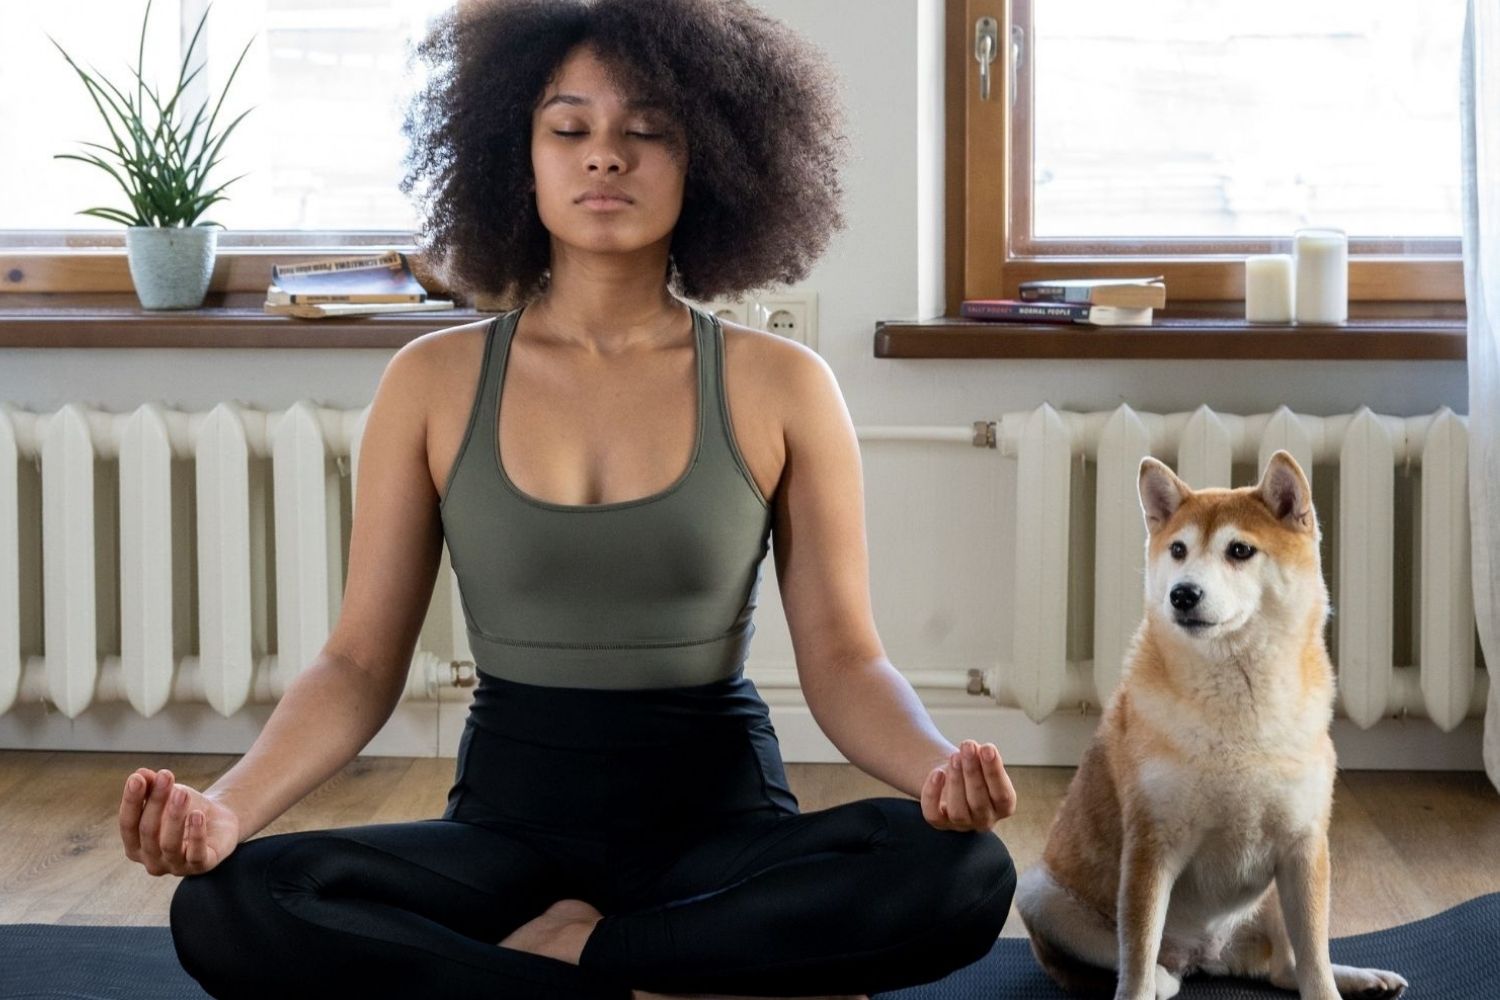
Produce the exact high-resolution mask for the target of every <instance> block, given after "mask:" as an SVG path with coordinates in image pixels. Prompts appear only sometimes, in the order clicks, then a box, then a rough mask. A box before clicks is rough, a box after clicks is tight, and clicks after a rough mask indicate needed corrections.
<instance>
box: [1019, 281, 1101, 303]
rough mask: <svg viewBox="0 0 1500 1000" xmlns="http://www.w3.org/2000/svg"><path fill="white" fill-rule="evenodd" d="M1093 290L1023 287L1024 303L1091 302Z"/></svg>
mask: <svg viewBox="0 0 1500 1000" xmlns="http://www.w3.org/2000/svg"><path fill="white" fill-rule="evenodd" d="M1092 300H1093V289H1090V288H1064V287H1063V286H1062V285H1036V286H1028V285H1022V286H1021V301H1022V302H1090V301H1092Z"/></svg>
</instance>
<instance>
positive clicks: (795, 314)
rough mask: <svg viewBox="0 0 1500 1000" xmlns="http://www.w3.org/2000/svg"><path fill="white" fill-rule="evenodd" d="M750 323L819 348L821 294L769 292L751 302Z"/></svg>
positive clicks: (815, 348) (795, 291) (749, 324)
mask: <svg viewBox="0 0 1500 1000" xmlns="http://www.w3.org/2000/svg"><path fill="white" fill-rule="evenodd" d="M749 319H750V321H749V323H748V324H747V325H748V326H753V327H756V328H758V329H761V330H766V331H768V332H770V333H774V334H777V335H778V336H782V337H786V338H787V339H788V340H795V341H798V342H799V343H802V344H805V345H807V346H808V347H810V348H812V349H813V350H815V351H816V350H817V349H818V293H817V292H809V291H798V290H792V291H788V292H767V293H765V294H763V295H757V296H755V298H754V299H752V300H751V302H750V316H749Z"/></svg>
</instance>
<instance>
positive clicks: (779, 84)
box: [400, 0, 847, 305]
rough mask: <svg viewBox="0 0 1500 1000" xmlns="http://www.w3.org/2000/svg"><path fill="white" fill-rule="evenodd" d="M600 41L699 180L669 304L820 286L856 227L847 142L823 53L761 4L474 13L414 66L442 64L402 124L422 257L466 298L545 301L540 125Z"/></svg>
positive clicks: (478, 0) (582, 5)
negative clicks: (539, 110)
mask: <svg viewBox="0 0 1500 1000" xmlns="http://www.w3.org/2000/svg"><path fill="white" fill-rule="evenodd" d="M585 42H586V43H588V44H589V45H590V46H591V47H592V48H593V49H594V51H595V52H597V53H598V55H599V57H600V58H601V60H602V61H603V62H604V63H605V64H606V65H607V66H608V67H609V69H610V72H611V75H612V76H613V77H615V78H616V79H617V80H618V81H620V83H621V84H622V85H623V86H624V88H625V89H626V90H627V92H630V93H632V94H633V95H635V96H641V97H645V98H648V99H651V100H656V101H660V102H662V104H663V105H664V108H665V110H666V111H667V113H668V115H669V118H670V119H671V122H672V123H673V125H674V126H675V131H676V133H677V135H678V138H679V141H680V142H683V143H685V146H686V153H687V170H686V176H685V179H684V188H683V205H682V212H681V214H680V215H679V217H678V220H677V224H676V226H675V228H674V229H673V232H672V239H671V251H670V253H671V265H672V266H671V267H670V269H669V273H668V275H667V281H668V285H669V287H670V289H671V290H672V291H673V292H674V293H676V294H678V295H680V296H683V297H686V298H690V299H695V300H699V301H706V300H709V299H712V298H718V297H732V296H738V295H740V294H743V293H745V292H748V291H751V290H753V289H760V288H766V287H768V286H771V285H789V284H792V283H794V282H796V281H799V280H801V279H802V278H803V277H805V276H806V275H807V273H808V271H809V269H810V267H811V265H812V263H813V262H814V261H815V260H816V259H817V258H818V257H819V256H820V255H821V254H822V253H823V251H824V250H825V249H826V248H827V245H828V242H829V239H830V237H831V236H832V234H833V233H834V232H835V231H836V230H840V229H842V228H843V227H844V219H843V216H842V214H841V210H840V206H839V202H840V196H841V193H842V192H841V188H840V185H839V167H840V165H841V163H842V160H843V156H844V152H845V145H846V143H847V139H846V137H845V136H844V135H843V133H842V113H841V106H840V101H839V95H838V79H837V77H836V75H835V74H834V72H833V71H832V69H831V68H830V67H829V65H828V64H827V62H826V61H825V59H824V58H823V56H822V54H821V53H820V52H819V50H817V49H816V48H815V47H813V46H812V45H811V44H809V43H808V42H807V41H805V40H804V39H803V38H802V37H801V36H800V35H798V34H797V33H796V32H795V31H793V30H792V29H791V28H789V27H788V26H786V25H784V24H782V23H781V22H779V21H777V20H775V19H774V18H771V17H769V16H768V15H766V14H765V13H763V12H761V11H759V10H757V9H756V8H755V7H754V6H752V5H751V4H750V3H748V2H746V0H460V2H459V3H457V4H456V5H455V6H454V7H451V8H448V9H447V10H446V11H445V12H444V13H442V14H441V15H439V16H438V17H437V18H436V19H435V20H434V21H432V22H431V23H430V24H429V26H428V29H427V33H426V37H425V38H423V39H422V40H421V41H420V42H419V43H418V45H417V46H416V48H415V50H414V53H413V54H414V56H415V57H416V58H419V59H421V60H422V61H423V62H424V63H426V64H428V65H430V66H431V70H430V72H429V74H428V82H427V84H426V85H425V86H424V87H423V88H422V89H421V90H419V91H418V92H417V93H416V94H415V95H414V96H413V97H412V99H411V103H410V106H409V107H408V108H407V110H406V115H405V119H404V122H403V125H402V133H403V135H405V136H407V138H408V140H409V149H408V153H407V156H406V159H405V161H404V166H405V168H406V174H405V176H404V177H403V178H402V180H401V183H400V189H401V191H402V193H404V194H407V195H408V196H410V195H411V194H412V192H413V191H414V190H416V189H418V188H419V187H420V188H421V193H420V196H419V197H420V200H421V204H420V208H419V211H420V215H421V217H422V228H421V232H420V234H419V237H420V239H419V249H420V252H421V254H422V257H423V260H424V262H425V265H426V267H428V268H431V269H434V270H435V271H436V272H438V273H440V274H441V275H442V276H443V280H444V281H445V282H446V284H447V286H448V288H449V291H451V292H453V293H455V294H457V295H458V296H459V297H460V298H466V297H473V298H478V299H482V300H499V301H500V302H504V303H509V304H512V305H513V304H517V303H524V302H526V301H528V300H530V299H531V298H533V297H534V296H535V295H536V294H537V293H539V292H540V291H542V290H543V289H544V288H545V287H546V283H547V279H548V265H549V262H550V252H551V241H550V235H549V233H548V232H547V230H546V228H545V227H544V226H543V225H542V220H541V216H540V215H539V214H538V212H537V207H536V194H535V192H534V191H533V190H532V188H531V185H532V181H533V177H532V168H531V137H532V115H533V111H534V109H535V107H536V105H537V103H538V102H539V101H540V99H541V96H542V93H543V91H544V89H545V87H546V85H547V83H548V81H549V80H550V79H552V77H553V75H554V73H555V72H556V71H557V69H558V67H559V65H560V64H561V62H562V61H563V59H564V58H565V57H566V56H567V55H568V53H569V52H570V51H571V50H572V49H573V48H574V47H575V46H577V45H579V44H580V43H585Z"/></svg>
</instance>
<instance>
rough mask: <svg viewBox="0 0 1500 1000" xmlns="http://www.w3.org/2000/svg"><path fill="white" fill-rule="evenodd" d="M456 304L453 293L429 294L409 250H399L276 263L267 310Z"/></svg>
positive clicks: (308, 312) (330, 312)
mask: <svg viewBox="0 0 1500 1000" xmlns="http://www.w3.org/2000/svg"><path fill="white" fill-rule="evenodd" d="M452 308H453V302H452V301H451V300H449V299H430V298H428V297H427V289H425V288H423V287H422V284H421V282H419V281H418V280H417V278H416V276H415V275H414V274H412V271H411V265H410V264H409V263H408V262H407V260H406V255H405V254H403V253H400V252H399V251H396V250H391V251H389V252H387V253H383V254H381V255H379V256H378V257H334V258H331V259H329V260H319V261H314V262H312V263H310V264H292V265H283V264H273V265H272V266H271V285H270V287H268V288H267V289H266V302H265V311H266V312H268V313H279V314H282V315H286V316H297V317H300V318H302V319H321V318H323V317H325V316H368V315H371V314H373V313H385V312H426V311H429V310H436V309H452Z"/></svg>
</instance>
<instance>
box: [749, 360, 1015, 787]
mask: <svg viewBox="0 0 1500 1000" xmlns="http://www.w3.org/2000/svg"><path fill="white" fill-rule="evenodd" d="M788 347H789V348H790V349H789V350H785V351H783V353H782V356H783V357H784V358H785V359H786V369H787V370H786V371H785V372H782V373H781V378H782V382H781V384H782V385H784V386H785V387H786V391H785V393H784V395H783V397H782V399H783V402H784V409H783V414H782V436H783V439H784V442H785V447H786V465H785V468H784V469H783V471H782V479H781V482H780V483H779V485H778V487H777V490H776V495H777V501H778V502H777V506H776V521H775V525H774V546H775V552H776V576H777V580H778V583H779V586H780V590H781V597H782V605H783V607H784V608H785V613H786V618H787V624H788V626H789V628H790V630H791V634H792V647H793V650H794V653H795V655H796V660H797V675H798V678H799V680H800V682H801V685H802V691H803V695H804V697H805V698H806V700H807V704H808V707H809V708H810V709H811V710H812V714H813V718H814V720H816V722H817V723H818V726H819V727H820V728H821V729H822V730H823V732H824V733H825V734H827V736H828V738H829V740H831V741H832V742H833V744H834V746H836V747H838V749H839V751H840V752H841V753H842V754H843V755H844V756H845V757H846V758H848V760H849V761H850V762H851V763H853V764H854V765H855V766H856V767H858V768H859V769H860V770H862V771H864V772H866V773H867V774H870V775H873V776H874V777H876V778H879V779H880V780H881V781H884V782H886V783H887V784H889V785H891V786H893V787H894V788H897V789H900V790H901V791H903V792H906V793H907V794H908V795H911V796H913V797H914V798H923V793H924V791H926V792H927V793H928V795H929V796H931V795H932V794H933V789H932V787H931V786H929V783H928V778H929V776H930V775H931V773H932V771H933V770H934V769H935V768H939V767H943V766H944V765H946V764H947V763H948V761H949V758H950V755H952V754H953V753H954V752H955V751H956V749H957V748H955V747H954V745H953V744H952V743H951V742H950V741H949V740H948V739H947V738H946V737H944V736H943V734H942V733H941V732H939V731H938V729H937V726H936V725H934V724H933V722H932V718H931V716H929V715H928V713H927V710H926V708H925V707H924V706H923V705H922V702H921V700H920V699H919V698H918V697H917V694H916V691H914V690H913V689H912V686H911V684H910V683H909V682H908V681H907V680H906V678H905V677H903V676H902V675H901V673H900V672H899V671H898V670H897V669H896V668H895V667H894V666H892V664H891V662H890V660H889V659H888V658H887V657H886V655H885V648H884V647H883V646H882V644H881V642H880V636H879V635H878V634H877V633H876V631H875V622H874V614H873V612H872V610H871V606H870V589H869V578H870V567H869V555H868V552H867V550H866V545H865V517H864V476H863V471H862V468H861V463H860V455H859V442H858V438H857V437H856V435H855V431H854V424H853V421H852V420H851V419H850V417H849V411H848V408H847V406H846V405H845V403H844V398H843V394H842V393H841V392H840V391H839V387H838V382H837V380H836V379H835V377H834V374H833V371H832V369H830V368H829V367H828V364H827V362H826V361H824V360H823V358H822V357H821V356H819V355H818V354H816V353H815V352H813V351H811V350H809V349H807V348H805V347H802V346H801V345H799V344H794V343H792V344H789V345H788ZM976 749H977V747H976ZM987 772H988V773H987ZM953 777H954V779H955V780H954V781H952V782H949V787H950V788H951V789H952V795H953V797H954V800H953V803H952V805H954V806H957V805H959V804H960V803H961V802H962V801H963V799H964V797H965V795H966V789H965V787H964V780H963V779H964V778H965V777H967V778H968V780H969V783H970V784H971V785H972V786H973V787H972V788H971V789H968V791H975V792H977V793H979V794H983V793H985V790H986V788H989V789H992V790H995V796H998V797H999V798H1000V799H1002V800H1003V799H1004V797H1005V796H1006V794H1009V796H1010V797H1011V799H1012V805H1013V798H1014V792H1013V790H1012V791H1009V792H1008V793H1007V792H1006V789H1009V788H1010V783H1009V780H1008V779H1007V778H1005V776H1004V770H1003V768H1002V767H1001V766H1000V762H999V757H998V754H997V755H996V757H995V760H994V761H985V760H983V759H982V758H976V759H974V760H971V761H970V762H968V763H964V764H961V766H960V768H958V769H956V770H955V771H954V772H953ZM987 781H988V784H987ZM946 790H947V789H943V788H939V791H946ZM969 800H970V801H978V800H976V799H974V798H973V796H969ZM950 811H952V810H950ZM960 811H962V810H960ZM999 811H1000V812H1001V813H1002V815H1009V814H1010V813H1009V812H1008V811H1005V809H1004V808H1003V802H1002V805H1001V808H1000V810H999Z"/></svg>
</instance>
